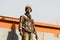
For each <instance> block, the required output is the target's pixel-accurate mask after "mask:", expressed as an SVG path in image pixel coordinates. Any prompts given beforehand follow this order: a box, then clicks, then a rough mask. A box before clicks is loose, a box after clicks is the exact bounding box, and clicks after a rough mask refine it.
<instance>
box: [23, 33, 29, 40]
mask: <svg viewBox="0 0 60 40" xmlns="http://www.w3.org/2000/svg"><path fill="white" fill-rule="evenodd" d="M22 40H29V33H27V32H24V34H23V37H22Z"/></svg>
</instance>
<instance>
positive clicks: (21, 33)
mask: <svg viewBox="0 0 60 40" xmlns="http://www.w3.org/2000/svg"><path fill="white" fill-rule="evenodd" d="M22 22H23V16H20V18H19V32H20V35H23V31H22Z"/></svg>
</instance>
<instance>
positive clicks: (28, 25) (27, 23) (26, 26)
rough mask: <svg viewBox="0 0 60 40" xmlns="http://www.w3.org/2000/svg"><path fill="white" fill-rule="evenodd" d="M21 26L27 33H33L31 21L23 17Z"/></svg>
mask: <svg viewBox="0 0 60 40" xmlns="http://www.w3.org/2000/svg"><path fill="white" fill-rule="evenodd" d="M22 25H23V27H24V30H25V31H28V32H33V31H34V28H33V27H34V24H33V20H32V19H30V18H28V17H27V16H24V21H23V23H22Z"/></svg>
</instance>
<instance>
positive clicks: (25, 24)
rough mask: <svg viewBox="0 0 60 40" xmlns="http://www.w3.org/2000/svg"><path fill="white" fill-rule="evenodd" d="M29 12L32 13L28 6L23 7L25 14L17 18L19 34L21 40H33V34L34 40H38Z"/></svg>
mask: <svg viewBox="0 0 60 40" xmlns="http://www.w3.org/2000/svg"><path fill="white" fill-rule="evenodd" d="M30 12H32V8H31V7H30V5H27V6H26V7H25V14H24V15H21V16H20V18H19V20H20V21H19V32H20V35H21V36H22V40H34V39H33V34H35V38H36V40H38V37H37V32H36V30H35V25H34V21H33V19H32V18H31V15H30Z"/></svg>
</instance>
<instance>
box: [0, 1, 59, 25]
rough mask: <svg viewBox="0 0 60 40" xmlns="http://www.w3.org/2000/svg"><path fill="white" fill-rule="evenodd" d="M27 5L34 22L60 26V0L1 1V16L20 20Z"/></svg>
mask: <svg viewBox="0 0 60 40" xmlns="http://www.w3.org/2000/svg"><path fill="white" fill-rule="evenodd" d="M27 4H30V5H31V7H32V10H33V11H32V13H31V15H32V18H33V19H34V21H39V22H45V23H49V24H57V20H58V25H60V18H59V17H60V0H0V15H2V16H9V17H16V18H19V17H20V15H22V14H24V12H25V11H24V9H25V6H26V5H27Z"/></svg>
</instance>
